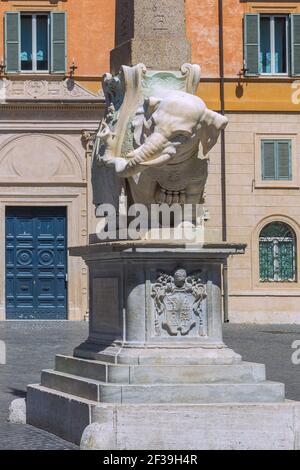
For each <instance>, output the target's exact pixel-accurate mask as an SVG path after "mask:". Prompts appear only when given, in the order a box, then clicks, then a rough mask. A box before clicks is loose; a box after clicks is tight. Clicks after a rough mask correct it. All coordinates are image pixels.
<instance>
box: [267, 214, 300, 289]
mask: <svg viewBox="0 0 300 470" xmlns="http://www.w3.org/2000/svg"><path fill="white" fill-rule="evenodd" d="M259 277H260V281H261V282H295V281H296V237H295V234H294V231H293V230H292V229H291V228H290V227H289V225H287V224H285V223H283V222H272V223H270V224H268V225H266V226H265V227H264V228H263V229H262V231H261V233H260V236H259Z"/></svg>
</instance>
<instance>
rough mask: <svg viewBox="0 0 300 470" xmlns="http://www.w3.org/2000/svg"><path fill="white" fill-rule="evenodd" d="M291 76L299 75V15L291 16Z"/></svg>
mask: <svg viewBox="0 0 300 470" xmlns="http://www.w3.org/2000/svg"><path fill="white" fill-rule="evenodd" d="M291 60H292V75H293V76H297V75H300V14H294V15H291Z"/></svg>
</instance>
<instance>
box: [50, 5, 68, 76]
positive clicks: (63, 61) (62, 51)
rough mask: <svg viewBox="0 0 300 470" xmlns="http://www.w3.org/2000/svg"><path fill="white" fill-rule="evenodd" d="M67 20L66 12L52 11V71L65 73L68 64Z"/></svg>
mask: <svg viewBox="0 0 300 470" xmlns="http://www.w3.org/2000/svg"><path fill="white" fill-rule="evenodd" d="M66 56H67V22H66V13H65V12H56V11H55V12H52V13H51V72H52V73H65V72H66V65H67V57H66Z"/></svg>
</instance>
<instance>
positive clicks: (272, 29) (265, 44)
mask: <svg viewBox="0 0 300 470" xmlns="http://www.w3.org/2000/svg"><path fill="white" fill-rule="evenodd" d="M259 72H260V73H261V74H272V75H274V74H278V73H279V74H286V73H287V72H288V17H287V16H278V15H276V16H263V15H262V16H261V17H260V57H259Z"/></svg>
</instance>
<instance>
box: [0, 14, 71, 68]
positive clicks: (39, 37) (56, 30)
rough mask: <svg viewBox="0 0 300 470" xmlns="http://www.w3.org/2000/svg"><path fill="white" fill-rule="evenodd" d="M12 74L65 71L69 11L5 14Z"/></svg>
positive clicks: (7, 65) (8, 59)
mask: <svg viewBox="0 0 300 470" xmlns="http://www.w3.org/2000/svg"><path fill="white" fill-rule="evenodd" d="M5 62H6V71H7V72H8V73H20V72H31V73H43V72H51V73H65V71H66V13H65V12H51V13H49V14H47V13H43V12H41V13H20V12H8V13H6V14H5Z"/></svg>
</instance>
